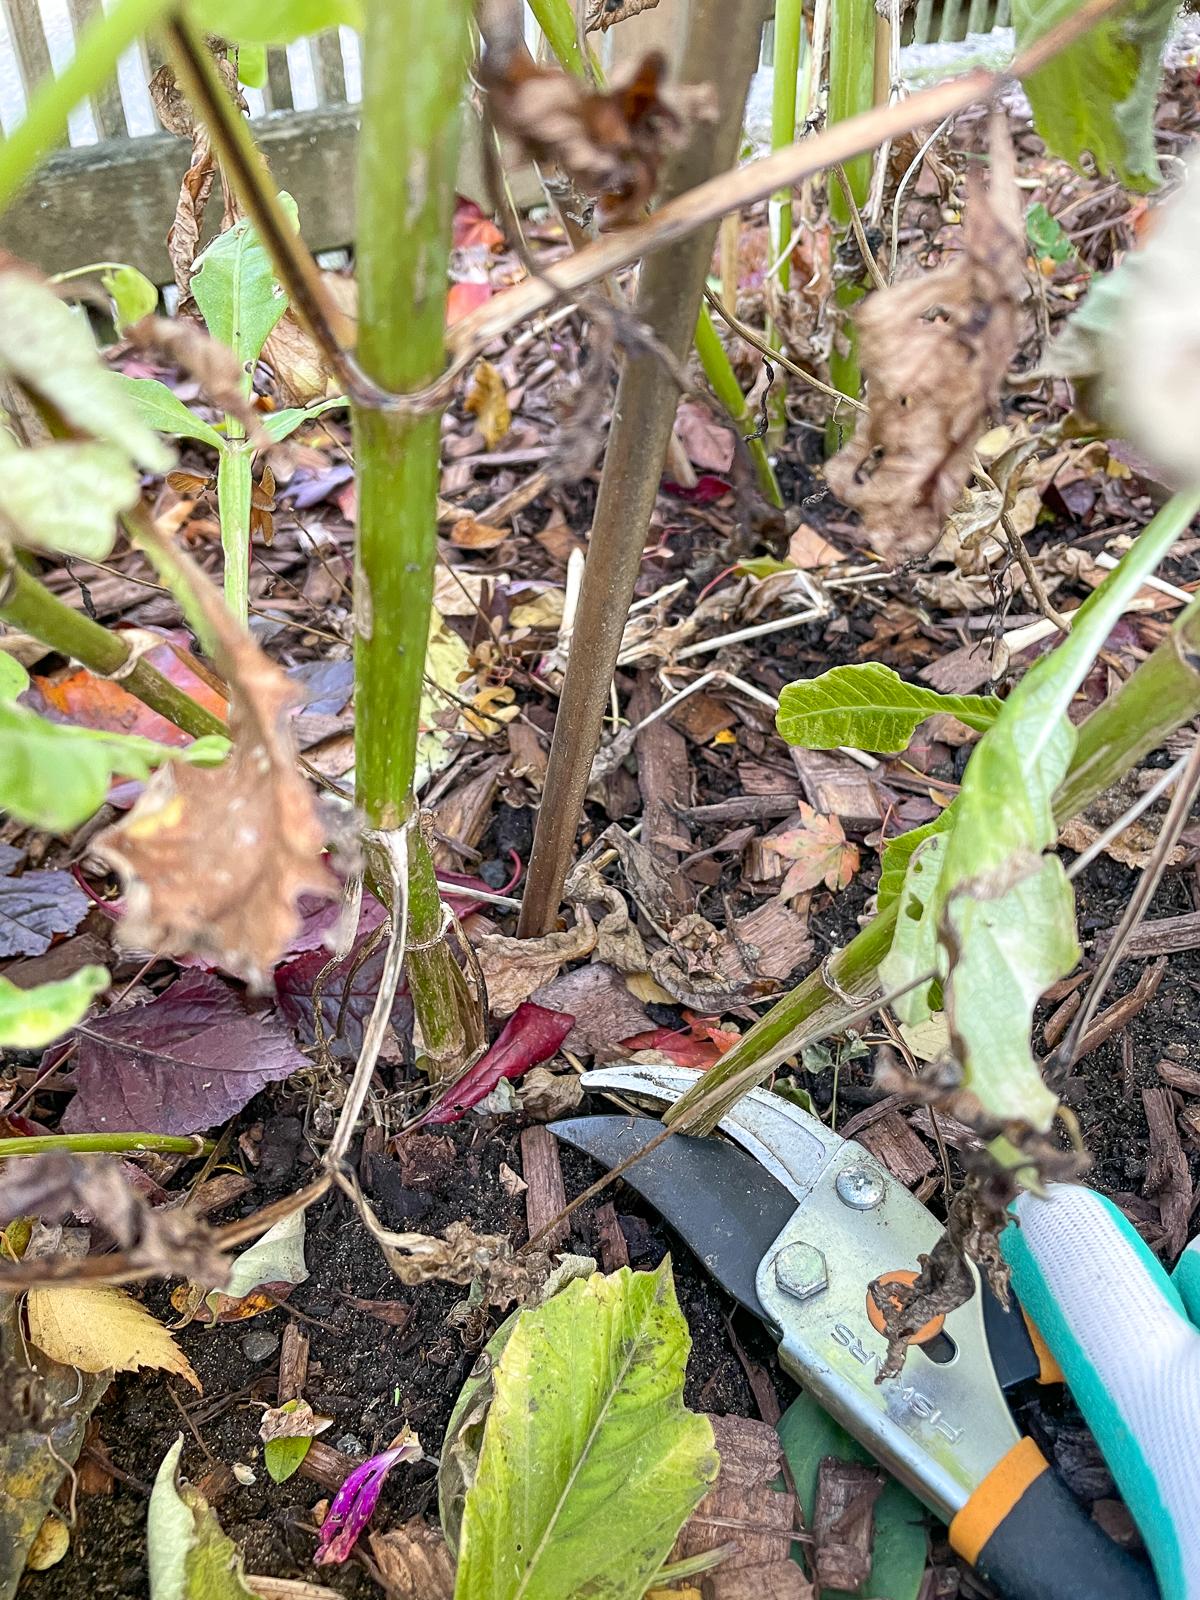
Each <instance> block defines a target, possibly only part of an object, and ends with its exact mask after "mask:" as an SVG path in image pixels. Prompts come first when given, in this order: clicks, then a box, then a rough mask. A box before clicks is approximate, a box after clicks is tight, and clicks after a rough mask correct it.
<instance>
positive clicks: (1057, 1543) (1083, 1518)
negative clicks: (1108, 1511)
mask: <svg viewBox="0 0 1200 1600" xmlns="http://www.w3.org/2000/svg"><path fill="white" fill-rule="evenodd" d="M950 1543H951V1544H952V1545H953V1546H954V1548H955V1550H957V1551H958V1553H959V1555H960V1556H962V1557H964V1559H965V1560H967V1561H969V1562H970V1564H971V1565H972V1566H973V1567H974V1568H975V1569H976V1571H978V1572H980V1573H981V1574H982V1575H983V1576H984V1577H985V1578H986V1579H987V1580H988V1582H989V1583H990V1584H992V1585H993V1586H994V1587H995V1588H996V1590H997V1592H998V1593H999V1594H1002V1595H1003V1596H1004V1597H1005V1600H1159V1590H1158V1585H1157V1583H1156V1582H1155V1581H1154V1574H1153V1573H1152V1572H1151V1570H1150V1568H1149V1567H1148V1566H1147V1565H1146V1564H1145V1562H1142V1561H1139V1560H1137V1559H1136V1557H1134V1556H1131V1555H1129V1554H1128V1552H1126V1551H1124V1550H1122V1549H1120V1548H1119V1546H1117V1545H1115V1544H1114V1543H1113V1542H1112V1540H1111V1539H1110V1538H1108V1537H1107V1535H1106V1534H1104V1533H1102V1532H1101V1531H1100V1529H1099V1528H1098V1527H1097V1526H1096V1524H1095V1523H1094V1522H1093V1521H1092V1520H1091V1518H1090V1517H1089V1516H1088V1515H1087V1513H1086V1512H1085V1511H1084V1510H1083V1508H1082V1506H1080V1504H1079V1503H1078V1501H1077V1500H1075V1498H1074V1497H1073V1496H1072V1494H1071V1493H1070V1491H1069V1490H1068V1489H1067V1488H1066V1486H1065V1485H1064V1484H1063V1483H1062V1482H1061V1481H1060V1480H1059V1479H1058V1478H1057V1477H1056V1476H1055V1474H1054V1473H1053V1472H1051V1470H1050V1468H1049V1466H1048V1464H1047V1462H1046V1460H1045V1458H1044V1457H1043V1456H1042V1454H1041V1452H1040V1451H1039V1449H1038V1447H1037V1446H1036V1445H1035V1444H1034V1442H1033V1440H1032V1439H1022V1440H1021V1442H1020V1444H1018V1445H1015V1446H1014V1447H1013V1449H1012V1450H1010V1451H1009V1453H1008V1455H1006V1456H1005V1457H1004V1459H1003V1461H1000V1462H999V1463H998V1464H997V1465H996V1466H995V1467H993V1468H992V1470H991V1472H989V1473H988V1475H987V1477H986V1478H985V1479H984V1480H983V1482H982V1483H981V1484H980V1485H979V1487H978V1489H976V1491H975V1493H974V1494H973V1495H972V1496H971V1498H970V1500H968V1501H967V1503H966V1505H965V1506H964V1507H963V1508H962V1510H961V1511H960V1512H959V1513H958V1515H957V1516H956V1517H955V1518H954V1521H953V1522H952V1523H951V1524H950Z"/></svg>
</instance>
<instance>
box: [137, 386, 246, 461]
mask: <svg viewBox="0 0 1200 1600" xmlns="http://www.w3.org/2000/svg"><path fill="white" fill-rule="evenodd" d="M116 377H117V382H118V383H119V384H120V385H121V387H122V389H124V391H125V393H126V394H127V395H128V397H129V399H130V400H131V401H132V403H133V407H134V409H135V411H136V412H137V414H138V416H139V417H140V418H141V420H142V421H143V422H144V423H145V424H146V426H147V427H149V428H153V429H154V430H155V432H156V433H169V434H172V435H173V436H174V437H175V438H178V439H199V440H200V442H201V443H202V444H211V445H212V446H213V448H214V449H216V450H224V448H225V439H224V436H223V435H222V434H219V433H218V432H217V430H216V429H215V428H214V427H213V426H212V425H211V423H208V422H205V421H204V419H203V418H202V417H198V416H197V415H196V414H195V412H194V411H190V410H189V409H188V407H187V406H185V405H184V403H183V401H182V400H181V399H180V398H179V396H178V395H177V394H173V393H172V392H171V390H170V389H168V388H167V386H166V384H165V383H159V381H158V379H157V378H127V377H126V376H125V374H124V373H118V374H117V375H116Z"/></svg>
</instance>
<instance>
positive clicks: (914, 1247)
mask: <svg viewBox="0 0 1200 1600" xmlns="http://www.w3.org/2000/svg"><path fill="white" fill-rule="evenodd" d="M698 1076H699V1074H698V1073H696V1072H693V1071H691V1070H689V1069H686V1068H675V1067H667V1066H662V1067H660V1066H643V1065H637V1064H626V1065H621V1066H613V1067H608V1068H603V1069H600V1070H597V1071H594V1072H590V1073H587V1074H585V1075H584V1078H583V1085H584V1087H585V1088H586V1089H588V1090H609V1091H612V1092H614V1093H617V1094H620V1095H621V1096H622V1097H623V1098H624V1097H628V1096H633V1097H637V1098H639V1099H646V1100H650V1101H652V1102H669V1101H673V1100H675V1099H677V1098H678V1097H679V1095H681V1094H682V1093H683V1092H684V1091H685V1090H686V1089H688V1088H690V1087H691V1086H692V1084H693V1083H694V1082H695V1081H696V1079H697V1077H698ZM662 1126H663V1125H662V1124H661V1123H660V1122H658V1121H656V1120H655V1119H654V1118H652V1117H647V1116H635V1115H628V1114H626V1115H595V1116H588V1117H579V1118H574V1119H572V1120H570V1121H564V1122H557V1123H554V1124H552V1125H551V1127H552V1131H553V1132H554V1133H555V1134H557V1136H558V1137H559V1139H561V1140H562V1141H563V1142H564V1143H566V1144H568V1145H571V1146H573V1147H574V1148H575V1149H577V1150H581V1151H584V1152H586V1153H587V1154H589V1155H591V1156H592V1157H594V1158H595V1159H596V1160H597V1161H599V1162H600V1163H601V1164H602V1165H603V1166H605V1167H608V1168H610V1169H611V1168H612V1167H615V1166H617V1165H618V1164H620V1163H621V1162H623V1161H624V1160H625V1159H626V1158H627V1157H628V1156H630V1155H631V1154H632V1153H634V1152H635V1151H638V1150H641V1149H642V1148H644V1147H645V1146H646V1145H647V1144H649V1143H650V1142H651V1141H652V1140H653V1139H654V1138H655V1136H656V1135H658V1134H660V1133H661V1132H662ZM719 1127H720V1130H721V1132H722V1133H724V1134H725V1135H727V1138H725V1139H718V1138H689V1137H687V1136H686V1135H675V1136H674V1137H672V1138H670V1139H667V1140H666V1141H665V1142H663V1143H662V1144H660V1145H659V1146H658V1147H657V1148H656V1149H654V1150H651V1151H650V1152H649V1153H648V1154H647V1155H646V1156H645V1157H643V1158H642V1159H640V1160H638V1161H637V1162H635V1163H634V1165H633V1166H631V1167H630V1168H629V1169H628V1171H625V1172H623V1173H622V1178H623V1180H624V1182H626V1183H627V1184H629V1186H630V1187H631V1188H632V1189H634V1190H636V1191H637V1192H638V1193H639V1194H641V1195H642V1196H643V1197H644V1198H645V1199H646V1200H648V1201H649V1202H650V1203H651V1204H652V1205H653V1206H654V1207H655V1209H656V1210H658V1211H659V1212H660V1214H661V1215H662V1216H663V1218H664V1220H665V1221H666V1222H668V1223H669V1224H670V1226H671V1227H672V1228H673V1229H674V1231H675V1232H676V1233H677V1234H679V1236H680V1237H681V1238H682V1239H683V1240H684V1241H685V1243H687V1244H688V1245H689V1246H690V1248H691V1249H692V1251H693V1252H694V1253H695V1255H696V1256H697V1257H698V1258H699V1259H700V1260H701V1261H702V1262H703V1263H704V1265H705V1266H706V1268H707V1269H708V1271H709V1272H710V1273H711V1274H712V1276H713V1277H714V1278H715V1279H716V1280H717V1282H718V1283H719V1284H721V1286H722V1287H723V1288H724V1289H725V1290H726V1291H727V1292H728V1293H729V1294H731V1295H732V1296H733V1297H734V1299H735V1300H737V1301H738V1302H739V1303H740V1304H741V1305H743V1306H744V1307H745V1308H746V1309H747V1310H748V1311H750V1312H752V1313H753V1314H754V1315H755V1316H757V1317H758V1318H760V1320H761V1321H762V1322H763V1323H764V1324H765V1325H766V1326H767V1328H768V1329H769V1331H770V1332H771V1333H772V1335H773V1337H774V1338H775V1339H776V1340H777V1341H778V1346H779V1360H780V1363H781V1365H782V1366H783V1367H784V1368H785V1369H786V1370H787V1371H788V1372H789V1373H791V1375H792V1376H793V1377H794V1378H795V1379H796V1380H797V1381H798V1382H799V1383H800V1384H801V1385H802V1386H803V1387H804V1388H805V1389H806V1390H808V1392H809V1393H810V1394H811V1395H812V1396H813V1397H814V1398H815V1399H816V1400H817V1401H818V1402H819V1403H820V1404H821V1406H822V1407H823V1408H824V1409H825V1410H826V1411H828V1412H829V1413H830V1414H831V1415H832V1416H833V1417H834V1418H835V1420H836V1421H838V1422H839V1423H840V1424H841V1425H842V1427H843V1428H845V1430H846V1431H847V1432H848V1433H849V1434H851V1435H852V1436H853V1437H854V1438H855V1439H857V1440H858V1441H859V1443H860V1444H861V1445H863V1446H864V1447H865V1448H866V1449H867V1450H869V1451H870V1452H871V1454H872V1455H874V1456H875V1457H876V1458H877V1459H878V1460H879V1461H880V1462H881V1463H882V1464H883V1465H884V1466H885V1467H886V1468H887V1469H888V1471H889V1472H890V1473H891V1474H892V1475H893V1477H895V1478H897V1479H898V1480H899V1481H900V1482H901V1483H902V1484H904V1485H905V1487H906V1488H908V1489H909V1490H910V1491H911V1492H912V1493H913V1494H914V1495H915V1496H916V1497H917V1498H918V1499H919V1500H920V1501H922V1502H923V1504H924V1505H926V1506H927V1507H928V1508H929V1510H930V1511H932V1512H933V1513H934V1514H935V1515H936V1516H937V1517H938V1518H940V1519H941V1520H942V1521H943V1522H945V1523H946V1524H948V1527H949V1533H950V1543H951V1544H952V1546H953V1547H954V1549H955V1550H956V1551H957V1552H958V1553H959V1554H960V1555H961V1556H962V1557H964V1559H965V1560H966V1561H968V1562H969V1563H970V1564H971V1565H972V1566H973V1567H975V1568H976V1569H977V1570H978V1571H979V1572H980V1573H981V1574H982V1575H983V1577H985V1578H986V1579H987V1580H988V1581H989V1582H990V1583H991V1584H993V1585H994V1586H995V1588H996V1589H997V1590H998V1591H999V1592H1000V1594H1002V1595H1004V1596H1006V1597H1008V1600H1069V1597H1079V1600H1157V1597H1158V1595H1159V1589H1158V1586H1157V1584H1156V1582H1155V1579H1154V1576H1153V1574H1152V1572H1151V1570H1150V1568H1149V1566H1147V1565H1146V1564H1145V1563H1144V1562H1142V1561H1141V1560H1139V1559H1137V1558H1135V1557H1134V1556H1132V1555H1130V1554H1129V1553H1127V1552H1126V1551H1124V1550H1122V1549H1120V1548H1119V1546H1117V1545H1116V1544H1115V1543H1114V1542H1113V1541H1112V1540H1111V1539H1109V1538H1108V1537H1107V1535H1106V1534H1104V1533H1103V1532H1102V1531H1101V1529H1100V1528H1099V1527H1098V1526H1097V1524H1096V1523H1094V1522H1093V1521H1092V1520H1091V1519H1090V1518H1089V1516H1088V1515H1087V1513H1086V1512H1085V1511H1084V1510H1083V1508H1082V1507H1081V1506H1080V1505H1079V1503H1078V1502H1077V1501H1076V1500H1075V1499H1074V1497H1073V1496H1072V1495H1071V1493H1070V1491H1069V1490H1068V1489H1067V1488H1066V1486H1065V1485H1064V1484H1063V1483H1062V1481H1061V1480H1060V1479H1059V1477H1058V1476H1057V1475H1056V1474H1055V1473H1054V1471H1053V1470H1052V1469H1051V1468H1050V1466H1049V1464H1048V1463H1047V1461H1046V1460H1045V1459H1044V1457H1043V1456H1042V1454H1041V1452H1040V1451H1039V1450H1038V1447H1037V1445H1036V1444H1035V1443H1034V1441H1033V1440H1032V1439H1030V1438H1028V1437H1023V1436H1022V1434H1021V1433H1020V1431H1019V1429H1018V1427H1017V1425H1016V1422H1015V1420H1014V1418H1013V1415H1012V1412H1011V1411H1010V1409H1009V1406H1008V1402H1007V1401H1006V1399H1005V1392H1006V1390H1008V1389H1011V1388H1013V1387H1015V1386H1016V1385H1017V1384H1020V1383H1022V1382H1024V1381H1027V1380H1031V1379H1039V1378H1041V1379H1042V1380H1043V1381H1053V1380H1054V1379H1055V1378H1057V1377H1058V1376H1060V1374H1058V1373H1057V1372H1056V1371H1055V1370H1054V1366H1053V1359H1052V1358H1051V1357H1049V1355H1048V1352H1047V1351H1046V1349H1045V1346H1044V1345H1043V1344H1042V1343H1041V1341H1040V1339H1039V1337H1038V1336H1037V1335H1036V1333H1035V1331H1034V1330H1033V1329H1032V1327H1031V1326H1030V1325H1028V1324H1027V1323H1026V1321H1025V1318H1024V1316H1023V1315H1022V1313H1021V1311H1020V1310H1019V1309H1018V1308H1017V1307H1016V1306H1015V1303H1014V1305H1013V1307H1012V1308H1011V1309H1006V1308H1005V1307H1003V1306H1002V1305H1001V1304H1000V1302H999V1300H998V1299H996V1297H995V1296H993V1295H992V1294H991V1293H990V1292H989V1291H988V1290H987V1288H986V1286H985V1285H984V1284H983V1283H982V1282H981V1281H980V1280H979V1275H978V1273H977V1272H976V1271H975V1268H974V1266H971V1268H970V1270H971V1272H972V1273H973V1274H974V1276H975V1279H976V1293H975V1294H974V1295H973V1296H972V1298H971V1299H970V1300H969V1301H968V1302H967V1303H966V1304H964V1305H960V1306H958V1307H956V1308H955V1309H954V1310H952V1311H949V1312H947V1313H946V1314H945V1316H944V1317H940V1318H935V1319H934V1321H933V1322H931V1323H929V1324H927V1325H926V1327H925V1328H923V1329H921V1330H920V1331H919V1333H918V1335H917V1339H916V1341H915V1342H914V1344H913V1345H912V1346H910V1348H909V1351H908V1354H907V1358H906V1361H905V1364H904V1367H903V1369H902V1371H901V1372H900V1373H899V1374H898V1375H897V1376H895V1377H891V1378H886V1379H884V1380H883V1381H882V1382H877V1377H878V1374H879V1371H880V1367H881V1365H882V1363H883V1360H884V1355H885V1352H886V1348H887V1340H886V1337H885V1335H884V1332H883V1318H882V1315H881V1314H880V1312H879V1310H878V1308H877V1306H876V1304H875V1300H874V1297H873V1296H872V1295H871V1294H870V1292H869V1286H870V1285H871V1284H873V1283H875V1282H876V1281H877V1280H880V1279H882V1280H883V1282H884V1284H885V1285H886V1284H887V1283H888V1282H895V1281H898V1280H900V1281H903V1280H904V1279H905V1278H906V1279H907V1281H910V1282H911V1281H912V1279H913V1278H914V1277H915V1275H916V1274H915V1268H916V1264H917V1257H918V1256H919V1255H921V1254H928V1253H930V1252H931V1251H932V1250H933V1248H934V1246H935V1245H936V1243H937V1242H938V1239H939V1238H940V1237H941V1235H942V1231H943V1230H942V1225H941V1224H940V1223H939V1222H938V1221H937V1219H936V1218H935V1217H934V1216H933V1215H932V1213H930V1212H929V1211H928V1210H926V1208H925V1207H924V1206H923V1205H922V1204H921V1203H920V1201H919V1200H917V1199H916V1197H915V1196H914V1195H912V1194H911V1193H910V1192H909V1191H908V1190H907V1189H906V1188H905V1187H904V1185H903V1184H901V1183H899V1182H898V1181H897V1180H896V1179H895V1178H894V1177H893V1176H892V1175H891V1174H890V1173H889V1172H888V1171H887V1170H886V1169H885V1168H883V1167H882V1166H881V1165H880V1164H879V1163H878V1162H877V1161H876V1160H875V1158H874V1157H873V1156H872V1155H871V1154H870V1152H869V1151H868V1150H866V1149H865V1148H864V1147H863V1146H862V1145H860V1144H858V1143H856V1142H854V1141H853V1140H849V1139H843V1138H842V1137H841V1136H840V1135H838V1134H836V1133H834V1132H833V1131H831V1130H830V1129H829V1128H828V1127H826V1126H825V1124H824V1123H822V1122H820V1121H819V1120H818V1119H817V1118H816V1117H814V1116H811V1115H810V1114H809V1113H808V1112H806V1111H804V1110H803V1109H802V1108H801V1107H799V1106H797V1105H795V1104H793V1103H792V1102H791V1101H788V1100H785V1099H783V1098H782V1097H781V1096H779V1095H776V1094H772V1093H770V1092H768V1091H766V1090H762V1089H754V1090H751V1091H750V1092H749V1093H748V1094H747V1095H745V1096H744V1097H743V1098H742V1099H741V1100H740V1101H739V1102H738V1103H737V1105H736V1106H735V1107H734V1108H733V1110H732V1111H731V1112H730V1113H729V1114H728V1115H727V1116H725V1117H724V1118H722V1120H721V1122H720V1124H719Z"/></svg>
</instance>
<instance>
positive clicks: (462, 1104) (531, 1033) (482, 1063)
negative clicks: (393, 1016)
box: [413, 1000, 575, 1128]
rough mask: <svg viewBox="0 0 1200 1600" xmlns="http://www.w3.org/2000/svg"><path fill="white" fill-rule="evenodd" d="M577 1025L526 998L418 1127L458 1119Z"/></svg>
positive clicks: (549, 1052)
mask: <svg viewBox="0 0 1200 1600" xmlns="http://www.w3.org/2000/svg"><path fill="white" fill-rule="evenodd" d="M574 1026H575V1018H574V1017H572V1016H568V1015H567V1013H566V1012H565V1011H549V1010H547V1008H546V1007H545V1006H537V1005H534V1003H533V1001H532V1000H526V1001H524V1002H522V1004H521V1005H519V1006H518V1007H517V1009H516V1010H515V1011H514V1012H513V1014H512V1016H511V1017H509V1019H508V1021H507V1022H506V1023H505V1024H504V1028H503V1030H502V1032H501V1034H500V1037H499V1038H498V1039H497V1040H496V1042H495V1044H494V1045H493V1046H492V1048H491V1049H490V1050H489V1051H488V1052H487V1054H486V1055H485V1056H483V1057H481V1058H480V1060H478V1061H477V1062H476V1063H475V1065H474V1066H473V1067H472V1068H471V1069H470V1071H469V1072H465V1073H464V1074H463V1076H462V1077H461V1078H460V1079H459V1080H458V1082H457V1083H456V1084H453V1085H452V1086H451V1087H450V1088H449V1089H448V1090H447V1091H446V1093H445V1094H444V1095H443V1096H442V1097H441V1099H440V1100H438V1101H437V1102H436V1103H435V1104H434V1105H432V1106H430V1108H429V1110H428V1111H427V1112H426V1113H425V1115H424V1116H423V1117H422V1118H421V1120H420V1121H419V1122H417V1123H414V1124H413V1127H414V1128H421V1127H428V1126H430V1125H433V1124H440V1123H446V1122H457V1121H458V1119H459V1118H460V1117H461V1116H462V1114H463V1112H464V1111H469V1110H470V1108H471V1107H472V1106H476V1105H478V1104H479V1102H480V1101H481V1100H484V1099H486V1098H487V1096H488V1095H489V1094H491V1092H492V1090H493V1089H494V1088H495V1087H496V1085H497V1084H498V1083H499V1082H500V1079H501V1078H519V1077H520V1076H521V1074H522V1073H523V1072H528V1071H529V1069H530V1067H536V1066H537V1065H538V1063H539V1062H541V1061H549V1059H550V1057H551V1056H552V1055H553V1054H554V1052H555V1051H556V1050H557V1049H558V1048H559V1046H560V1045H561V1044H562V1042H563V1040H564V1039H565V1038H566V1037H567V1035H568V1034H569V1033H570V1031H571V1029H572V1028H573V1027H574Z"/></svg>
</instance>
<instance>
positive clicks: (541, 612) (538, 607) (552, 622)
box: [508, 589, 567, 628]
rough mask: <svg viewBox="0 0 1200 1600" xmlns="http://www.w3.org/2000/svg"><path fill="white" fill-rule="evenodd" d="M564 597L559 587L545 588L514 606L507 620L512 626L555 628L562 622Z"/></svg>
mask: <svg viewBox="0 0 1200 1600" xmlns="http://www.w3.org/2000/svg"><path fill="white" fill-rule="evenodd" d="M566 598H567V597H566V595H565V594H564V592H563V591H562V590H561V589H545V590H543V592H542V593H541V594H539V595H538V596H537V597H536V598H535V599H533V600H525V601H523V602H522V603H521V604H520V605H519V606H514V607H513V608H512V610H511V612H509V617H508V620H509V621H510V622H511V623H512V625H513V627H514V628H557V627H559V626H560V624H561V623H562V619H563V606H564V604H565V602H566Z"/></svg>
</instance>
